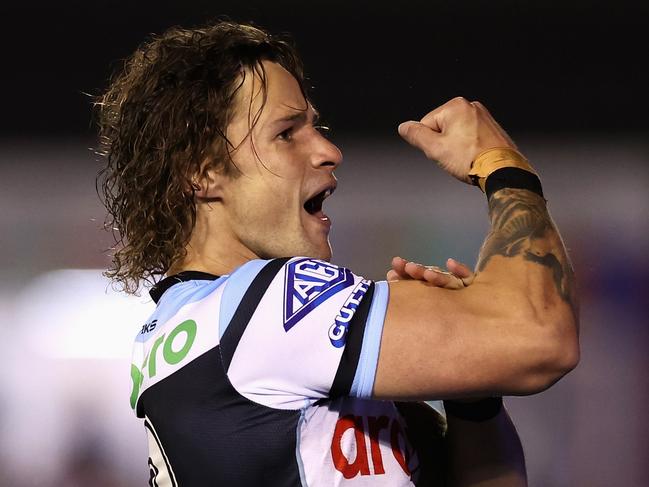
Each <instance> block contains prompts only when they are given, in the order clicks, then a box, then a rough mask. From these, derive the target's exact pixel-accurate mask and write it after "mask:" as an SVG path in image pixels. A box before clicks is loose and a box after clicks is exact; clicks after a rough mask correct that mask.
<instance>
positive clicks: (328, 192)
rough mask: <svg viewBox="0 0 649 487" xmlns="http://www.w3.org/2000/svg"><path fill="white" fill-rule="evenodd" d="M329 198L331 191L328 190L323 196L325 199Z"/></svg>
mask: <svg viewBox="0 0 649 487" xmlns="http://www.w3.org/2000/svg"><path fill="white" fill-rule="evenodd" d="M329 196H331V189H328V190H327V191H325V194H324V197H325V198H328V197H329Z"/></svg>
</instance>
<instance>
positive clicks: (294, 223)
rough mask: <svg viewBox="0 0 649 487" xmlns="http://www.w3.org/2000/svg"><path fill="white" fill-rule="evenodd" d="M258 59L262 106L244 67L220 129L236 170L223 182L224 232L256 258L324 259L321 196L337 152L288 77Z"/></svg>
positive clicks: (325, 221)
mask: <svg viewBox="0 0 649 487" xmlns="http://www.w3.org/2000/svg"><path fill="white" fill-rule="evenodd" d="M263 64H264V68H265V70H266V82H267V98H266V101H265V104H264V101H263V92H262V91H261V81H260V79H259V78H258V77H257V76H256V75H255V76H253V75H252V73H250V72H248V73H247V76H246V79H245V83H244V84H243V86H242V87H241V89H240V90H239V92H238V96H237V100H236V102H235V103H236V109H235V113H234V117H233V120H232V122H231V124H230V125H229V126H228V130H227V136H228V139H229V140H230V141H231V142H232V143H233V145H234V147H235V148H236V149H235V150H233V151H232V154H231V157H232V160H233V161H234V163H235V164H236V166H237V167H238V168H239V170H240V171H241V172H242V174H240V175H238V176H236V177H232V178H227V179H225V180H224V182H223V184H222V203H223V208H224V210H225V214H226V216H227V219H228V221H227V227H228V228H227V231H229V232H231V237H232V239H234V242H236V246H239V245H240V244H243V246H244V247H245V248H247V249H249V250H251V251H252V252H253V253H254V254H255V255H256V256H258V257H260V258H273V257H284V256H293V255H304V256H308V257H315V258H320V259H325V260H329V259H330V258H331V246H330V244H329V230H330V228H331V221H330V219H329V218H328V217H327V215H325V214H324V213H323V211H322V201H323V199H324V198H326V197H327V196H328V195H329V193H330V192H331V191H333V189H335V185H336V178H335V177H334V174H333V172H334V170H335V169H336V168H337V167H338V165H340V163H341V162H342V154H341V153H340V150H338V148H337V147H336V146H335V145H333V144H332V143H331V142H329V141H328V140H327V139H326V138H324V137H323V136H322V134H321V133H320V132H319V130H318V128H317V126H315V124H317V121H316V113H315V112H314V109H313V107H312V106H311V105H310V104H308V103H307V101H306V100H305V99H304V96H303V95H302V92H301V91H300V87H299V85H298V82H297V81H296V80H295V78H294V77H293V76H292V75H291V74H290V73H289V72H288V71H286V70H285V69H284V68H283V67H281V66H280V65H279V64H276V63H272V62H266V61H264V63H263ZM262 104H264V107H263V109H262V111H261V112H260V114H259V115H258V116H259V119H258V121H257V123H256V124H255V125H254V128H253V130H252V133H251V134H250V135H249V131H250V126H251V124H252V123H253V120H254V118H255V117H256V116H257V114H258V113H259V109H260V107H261V106H262ZM235 171H236V170H235ZM236 246H235V247H234V248H236Z"/></svg>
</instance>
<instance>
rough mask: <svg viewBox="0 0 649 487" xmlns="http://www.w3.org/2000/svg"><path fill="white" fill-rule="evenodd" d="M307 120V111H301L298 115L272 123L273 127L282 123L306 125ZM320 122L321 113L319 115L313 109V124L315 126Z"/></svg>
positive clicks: (294, 114) (288, 116)
mask: <svg viewBox="0 0 649 487" xmlns="http://www.w3.org/2000/svg"><path fill="white" fill-rule="evenodd" d="M306 118H307V111H306V110H305V111H301V110H300V111H298V112H297V113H293V114H292V115H287V116H285V117H281V118H278V119H275V120H273V121H272V122H271V123H272V124H273V125H279V124H280V123H283V122H295V121H297V122H302V123H304V122H305V121H306ZM319 120H320V113H318V111H317V110H315V109H313V121H312V122H311V123H312V124H314V125H315V124H316V123H318V121H319Z"/></svg>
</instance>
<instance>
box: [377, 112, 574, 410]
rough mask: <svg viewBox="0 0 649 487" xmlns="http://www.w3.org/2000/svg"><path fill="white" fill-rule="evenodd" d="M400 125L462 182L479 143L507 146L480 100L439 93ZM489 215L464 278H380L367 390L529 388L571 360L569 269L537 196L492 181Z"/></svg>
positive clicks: (493, 391) (492, 391)
mask: <svg viewBox="0 0 649 487" xmlns="http://www.w3.org/2000/svg"><path fill="white" fill-rule="evenodd" d="M471 131H473V132H471ZM406 132H407V134H406V136H405V138H406V139H407V140H408V141H409V142H410V143H412V144H413V145H416V146H417V147H420V148H422V150H424V152H425V153H426V155H427V156H428V157H430V158H431V159H436V160H437V161H438V162H439V164H440V166H442V167H443V168H444V169H445V170H446V171H447V172H449V173H451V174H452V175H454V176H455V177H457V178H458V179H461V180H463V181H467V180H468V176H467V175H468V171H469V169H470V164H471V161H472V160H473V158H474V157H475V156H476V155H477V154H478V153H479V152H481V151H482V150H484V149H485V148H490V147H498V146H510V147H511V146H513V143H511V141H510V140H509V138H508V137H507V136H506V134H504V132H502V129H500V127H499V126H498V125H497V124H496V123H495V121H493V119H492V118H491V117H490V115H489V114H488V112H487V111H486V110H485V109H484V108H483V107H481V106H476V105H474V104H468V102H466V100H460V101H456V100H454V101H452V102H449V104H447V105H445V106H443V107H441V108H440V109H437V110H435V111H433V112H431V114H429V115H427V116H426V117H424V119H422V123H419V124H415V125H413V126H412V129H409V130H407V131H406ZM458 134H459V135H458ZM402 135H403V134H402ZM467 146H468V149H467V148H466V147H467ZM458 153H459V155H457V154H458ZM467 154H469V155H468V156H467ZM489 215H490V220H491V229H490V232H489V234H488V235H487V237H486V239H485V242H484V244H483V246H482V249H481V252H480V256H479V259H478V264H477V275H476V277H475V280H474V281H473V284H472V285H471V286H470V287H467V288H466V289H462V290H459V291H453V290H448V289H440V288H436V287H432V286H430V285H427V284H426V283H424V282H421V281H398V282H391V283H390V304H389V306H388V312H387V316H386V321H385V326H384V330H383V337H382V341H381V350H380V356H379V363H378V369H377V376H376V380H375V384H374V396H375V397H377V398H385V399H439V398H444V399H449V398H458V397H459V398H471V397H484V396H491V395H524V394H532V393H536V392H539V391H541V390H544V389H546V388H547V387H549V386H550V385H552V384H553V383H554V382H556V381H557V380H559V378H561V377H562V376H563V375H564V374H565V373H567V372H568V371H569V370H571V369H572V368H573V367H574V366H575V365H576V363H577V360H578V342H577V323H578V316H577V314H578V313H577V304H576V298H575V289H574V278H573V273H572V269H571V267H570V263H569V260H568V257H567V254H566V251H565V249H564V247H563V243H562V242H561V238H560V236H559V233H558V231H557V229H556V227H555V225H554V223H553V222H552V220H551V218H550V216H549V214H548V211H547V208H546V204H545V200H544V199H543V198H541V197H540V196H538V195H536V194H535V193H533V192H531V191H528V190H524V189H508V188H505V189H501V190H499V191H497V192H495V193H494V194H493V195H492V197H491V199H490V201H489Z"/></svg>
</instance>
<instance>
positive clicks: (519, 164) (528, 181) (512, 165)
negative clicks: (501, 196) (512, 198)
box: [469, 147, 543, 199]
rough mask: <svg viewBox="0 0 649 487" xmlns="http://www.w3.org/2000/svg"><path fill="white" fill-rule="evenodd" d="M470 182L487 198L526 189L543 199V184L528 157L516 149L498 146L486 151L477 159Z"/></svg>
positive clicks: (470, 174) (473, 164)
mask: <svg viewBox="0 0 649 487" xmlns="http://www.w3.org/2000/svg"><path fill="white" fill-rule="evenodd" d="M469 179H470V180H471V182H472V183H473V184H474V185H475V186H478V187H479V188H480V189H481V190H482V192H483V193H486V195H487V199H489V197H490V196H491V195H492V194H493V193H495V192H496V191H498V190H500V189H504V188H511V189H526V190H528V191H532V192H534V193H536V194H538V195H539V196H541V197H543V189H542V187H541V181H540V180H539V177H538V175H537V173H536V171H535V170H534V168H533V167H532V165H531V164H530V163H529V162H528V161H527V159H525V157H524V156H523V155H522V154H521V153H520V152H518V151H517V150H516V149H514V148H512V147H495V148H491V149H487V150H485V151H482V152H481V153H480V154H478V156H477V157H476V158H475V160H474V161H473V163H472V165H471V170H470V171H469Z"/></svg>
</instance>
